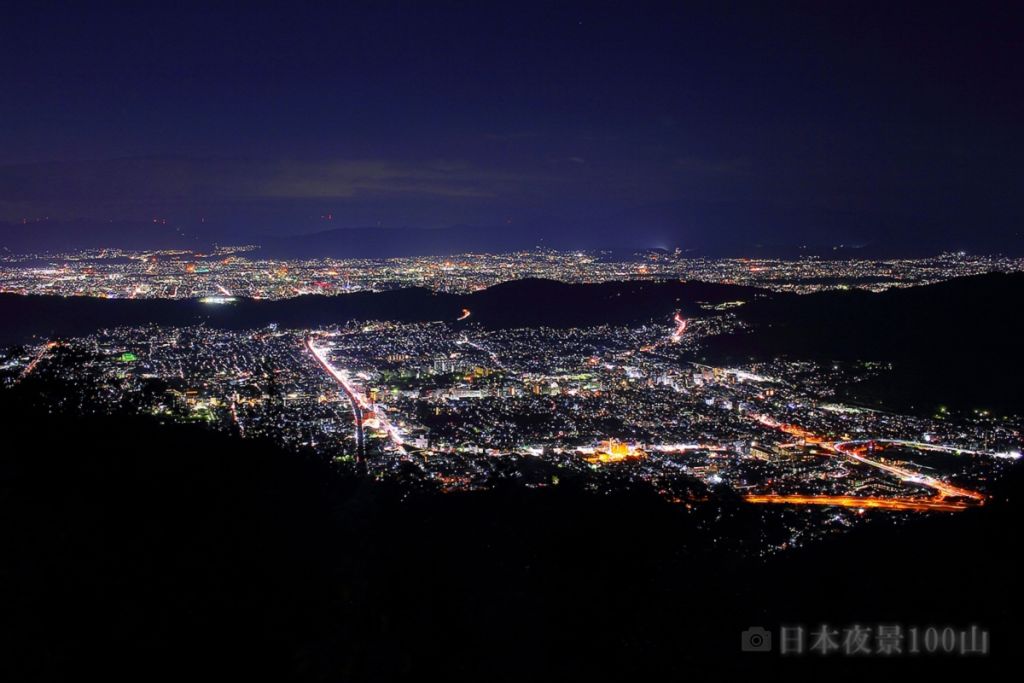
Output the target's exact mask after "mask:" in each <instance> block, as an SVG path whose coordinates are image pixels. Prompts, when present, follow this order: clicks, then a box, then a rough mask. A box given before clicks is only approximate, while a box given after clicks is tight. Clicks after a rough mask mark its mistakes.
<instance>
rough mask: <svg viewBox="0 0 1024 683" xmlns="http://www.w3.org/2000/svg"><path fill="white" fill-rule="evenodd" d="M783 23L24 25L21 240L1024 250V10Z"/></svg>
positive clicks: (20, 10)
mask: <svg viewBox="0 0 1024 683" xmlns="http://www.w3.org/2000/svg"><path fill="white" fill-rule="evenodd" d="M100 4H102V5H103V7H102V8H97V6H98V5H100ZM335 4H338V3H324V5H335ZM768 4H769V3H749V4H748V3H729V2H714V3H684V2H678V3H659V4H647V3H637V2H618V3H598V2H586V3H571V2H559V3H543V4H536V5H532V4H530V3H466V2H461V3H451V4H445V3H428V2H413V3H387V2H367V3H344V7H330V8H328V9H325V8H324V6H323V5H322V6H320V7H317V6H314V5H312V4H306V3H301V2H289V3H280V5H279V6H278V7H273V6H271V5H269V4H267V5H265V4H262V3H240V4H238V5H237V6H236V7H232V6H230V5H229V4H228V3H207V5H208V6H202V5H197V6H193V7H189V6H186V5H184V4H180V3H151V5H152V6H147V7H143V8H139V7H134V8H133V7H131V6H129V5H127V4H126V5H123V6H121V5H115V4H113V3H95V4H94V5H96V6H93V7H87V6H86V5H87V3H74V4H72V3H69V4H67V5H47V4H45V3H15V4H14V5H12V6H10V7H8V8H6V10H5V16H4V20H3V22H2V24H0V44H2V45H3V48H2V49H3V59H0V95H2V96H0V220H3V221H11V222H21V221H22V219H28V220H30V221H31V220H35V219H38V218H41V217H44V216H49V217H50V218H51V220H67V219H82V218H84V219H90V220H94V221H110V220H115V221H120V220H150V219H151V218H152V217H159V218H161V219H164V218H166V219H168V220H169V221H171V222H174V223H180V224H190V225H194V224H197V223H199V224H201V225H204V226H206V227H205V228H204V229H209V230H220V231H225V232H231V233H233V234H241V235H245V234H250V233H251V234H253V235H262V234H266V233H279V234H287V233H296V232H306V231H310V230H316V229H322V228H328V227H357V226H358V227H363V226H377V225H380V226H389V227H399V226H404V227H443V226H450V225H472V226H479V229H480V230H481V231H482V232H484V233H487V232H488V231H492V232H494V233H495V234H497V233H499V232H503V231H504V232H507V231H515V230H517V229H520V226H530V229H532V230H534V231H539V233H540V234H543V233H544V232H545V231H551V234H553V235H554V234H556V233H557V232H558V231H559V230H561V229H562V228H561V226H562V225H575V226H577V227H576V228H575V229H576V230H585V229H584V228H581V227H579V226H585V225H587V224H589V222H593V223H594V224H600V225H602V226H603V229H605V230H610V231H614V230H621V231H622V233H623V234H624V235H638V236H641V237H638V239H646V240H653V241H654V242H662V241H663V242H666V243H667V242H674V243H679V242H683V243H689V242H693V243H699V242H701V241H702V240H708V239H711V238H720V237H721V233H722V231H726V232H729V231H730V230H733V231H735V235H736V236H737V238H738V239H741V240H745V239H751V238H754V237H756V238H759V239H764V240H767V241H770V242H775V243H786V242H798V241H807V240H817V241H820V242H821V243H830V242H837V243H838V242H841V241H850V240H852V241H857V240H861V241H865V242H868V241H875V242H877V241H879V240H885V239H888V238H889V237H892V238H893V239H904V240H906V239H928V235H929V234H931V232H932V231H939V232H940V233H941V234H943V235H946V236H950V235H952V236H956V235H962V236H963V239H964V240H965V243H967V242H970V241H971V240H972V239H974V238H976V237H982V238H984V239H985V240H987V242H988V243H999V242H1000V241H1007V242H1013V241H1015V240H1016V241H1018V242H1019V240H1020V228H1019V227H1018V226H1019V225H1020V220H1019V219H1020V217H1021V216H1022V215H1024V201H1022V192H1021V191H1022V189H1024V187H1022V186H1024V172H1022V171H1021V154H1022V152H1024V135H1022V133H1021V130H1020V122H1021V121H1022V120H1024V95H1022V92H1024V88H1022V86H1024V78H1022V68H1024V54H1022V45H1024V27H1022V15H1021V11H1020V9H1019V7H1020V5H1019V4H1005V5H980V6H979V5H978V4H976V3H962V4H961V5H960V7H952V6H948V7H946V6H942V5H943V3H937V4H938V5H939V6H934V5H933V4H920V5H916V4H906V3H891V2H890V3H865V2H855V3H839V2H827V3H806V4H804V3H780V4H779V6H776V7H768V6H767V5H768ZM157 5H159V7H158V6H157ZM327 215H330V216H331V220H326V219H322V218H321V217H323V216H327ZM765 216H770V219H764V217H765ZM203 220H205V223H201V221H203ZM617 226H621V227H617ZM652 243H653V242H652Z"/></svg>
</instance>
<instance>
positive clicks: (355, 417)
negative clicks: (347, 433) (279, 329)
mask: <svg viewBox="0 0 1024 683" xmlns="http://www.w3.org/2000/svg"><path fill="white" fill-rule="evenodd" d="M306 348H307V349H309V352H310V353H311V354H312V355H313V358H315V359H316V361H317V363H319V364H320V367H322V368H323V369H324V370H325V371H326V372H327V374H329V375H330V376H331V377H332V378H333V379H334V381H336V382H337V383H338V384H340V385H341V388H342V390H343V391H344V393H345V395H346V396H347V397H348V400H349V402H350V403H351V404H352V421H353V423H354V424H355V439H356V458H357V459H358V460H359V461H362V459H363V456H364V455H365V451H366V449H365V446H364V442H363V413H362V409H361V408H360V407H359V401H358V400H356V396H355V393H354V392H353V391H352V389H351V388H350V387H349V385H348V381H347V379H346V378H345V377H344V375H342V374H341V373H339V372H337V371H336V370H335V369H334V368H332V367H331V365H330V364H329V363H328V362H327V359H326V355H325V354H324V353H323V351H322V350H321V349H318V348H316V347H315V346H313V339H312V337H307V338H306Z"/></svg>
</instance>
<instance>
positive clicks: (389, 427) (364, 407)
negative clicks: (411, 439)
mask: <svg viewBox="0 0 1024 683" xmlns="http://www.w3.org/2000/svg"><path fill="white" fill-rule="evenodd" d="M306 348H307V349H309V352H310V353H311V354H313V357H314V358H316V359H317V362H318V363H320V367H322V368H323V369H324V370H326V371H327V374H329V375H330V376H331V377H333V378H334V380H335V381H336V382H338V384H340V385H341V386H342V388H343V389H344V390H345V393H346V394H348V397H349V398H350V399H351V400H352V401H353V404H354V405H353V412H354V414H355V417H356V424H357V427H358V430H359V434H358V437H357V438H358V439H359V445H360V451H362V450H363V443H364V441H363V433H362V429H363V428H362V424H363V420H362V417H363V415H364V414H365V413H373V415H374V416H375V417H376V418H377V420H378V421H379V422H380V424H381V427H383V429H384V432H385V433H386V434H387V436H388V439H390V441H391V444H392V445H393V446H394V447H395V448H396V449H397V450H398V452H399V453H401V454H402V455H406V450H405V441H404V440H403V439H402V435H401V434H400V433H399V431H398V429H397V428H396V427H395V426H394V425H393V424H391V421H390V420H388V417H387V415H386V414H385V413H384V409H383V408H381V407H380V406H375V405H372V404H371V403H370V402H369V401H367V400H366V397H365V396H364V395H363V394H362V393H360V392H357V391H356V390H355V389H354V388H353V387H352V385H351V384H350V383H349V380H348V376H347V375H346V374H345V372H344V371H343V370H338V369H336V368H334V367H333V366H332V365H331V364H330V362H329V361H328V360H327V354H326V352H325V350H324V349H321V348H319V347H317V346H316V345H315V344H313V339H312V337H307V338H306Z"/></svg>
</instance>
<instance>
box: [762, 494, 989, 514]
mask: <svg viewBox="0 0 1024 683" xmlns="http://www.w3.org/2000/svg"><path fill="white" fill-rule="evenodd" d="M744 500H746V501H747V502H748V503H775V504H782V505H823V506H832V507H848V508H859V509H872V510H875V509H878V510H916V511H923V512H931V511H938V512H960V511H961V510H966V509H967V508H968V507H969V505H968V504H967V503H963V502H954V501H947V500H944V499H942V498H869V497H858V496H800V495H790V496H781V495H774V494H768V495H754V494H751V495H747V496H744Z"/></svg>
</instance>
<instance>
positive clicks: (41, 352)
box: [18, 342, 57, 382]
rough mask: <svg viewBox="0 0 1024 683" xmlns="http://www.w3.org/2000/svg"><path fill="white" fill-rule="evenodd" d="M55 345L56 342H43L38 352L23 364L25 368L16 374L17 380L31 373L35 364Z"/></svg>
mask: <svg viewBox="0 0 1024 683" xmlns="http://www.w3.org/2000/svg"><path fill="white" fill-rule="evenodd" d="M55 346H57V342H46V343H45V344H43V348H41V349H39V353H37V354H36V355H35V357H34V358H33V359H32V360H31V361H29V363H28V365H26V366H25V369H24V370H22V371H21V375H19V376H18V381H19V382H20V381H21V380H23V379H25V378H26V377H28V376H29V375H31V374H32V372H33V371H34V370H35V369H36V366H37V365H39V363H40V362H41V361H42V360H43V359H44V358H46V354H48V353H49V352H50V349H52V348H53V347H55Z"/></svg>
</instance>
